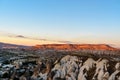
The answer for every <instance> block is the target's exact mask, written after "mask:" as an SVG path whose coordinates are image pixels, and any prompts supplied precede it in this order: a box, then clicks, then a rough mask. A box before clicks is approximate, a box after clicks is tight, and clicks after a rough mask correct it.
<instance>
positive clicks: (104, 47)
mask: <svg viewBox="0 0 120 80" xmlns="http://www.w3.org/2000/svg"><path fill="white" fill-rule="evenodd" d="M32 48H33V49H43V50H45V49H54V50H84V49H86V50H117V49H116V48H113V47H111V46H109V45H106V44H45V45H36V46H33V47H32Z"/></svg>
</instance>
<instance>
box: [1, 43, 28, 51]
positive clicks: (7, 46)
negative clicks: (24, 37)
mask: <svg viewBox="0 0 120 80" xmlns="http://www.w3.org/2000/svg"><path fill="white" fill-rule="evenodd" d="M28 47H29V46H25V45H17V44H10V43H3V42H0V49H19V48H28Z"/></svg>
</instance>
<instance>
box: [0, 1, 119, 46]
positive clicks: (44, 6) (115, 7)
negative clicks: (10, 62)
mask: <svg viewBox="0 0 120 80" xmlns="http://www.w3.org/2000/svg"><path fill="white" fill-rule="evenodd" d="M0 32H1V33H0V35H1V37H0V38H2V39H1V40H0V42H4V41H2V40H3V38H4V37H5V36H6V37H8V35H4V36H3V34H11V35H12V34H14V35H22V36H27V37H31V38H44V39H48V40H50V41H51V40H53V41H54V40H63V41H73V42H77V43H100V44H101V43H107V44H115V45H117V46H120V0H0ZM9 38H11V37H9ZM6 39H8V38H6ZM16 39H17V38H16ZM6 42H10V41H8V40H7V41H6ZM46 43H47V42H46ZM51 43H52V42H51ZM19 44H20V42H19ZM21 44H22V43H21ZM34 44H36V43H34ZM38 44H42V43H41V42H39V43H38Z"/></svg>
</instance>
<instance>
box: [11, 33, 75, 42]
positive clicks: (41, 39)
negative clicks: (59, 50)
mask: <svg viewBox="0 0 120 80" xmlns="http://www.w3.org/2000/svg"><path fill="white" fill-rule="evenodd" d="M9 37H15V38H24V39H32V40H40V41H52V42H58V43H64V44H73V43H76V42H72V41H64V40H60V41H59V40H50V39H44V38H32V37H27V36H24V35H12V36H9Z"/></svg>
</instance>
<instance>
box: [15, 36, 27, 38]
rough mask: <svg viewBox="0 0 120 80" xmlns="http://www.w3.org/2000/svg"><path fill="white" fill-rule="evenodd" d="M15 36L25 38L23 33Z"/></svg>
mask: <svg viewBox="0 0 120 80" xmlns="http://www.w3.org/2000/svg"><path fill="white" fill-rule="evenodd" d="M16 37H18V38H27V37H25V36H23V35H17V36H16Z"/></svg>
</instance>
